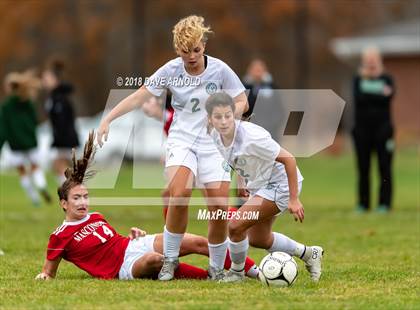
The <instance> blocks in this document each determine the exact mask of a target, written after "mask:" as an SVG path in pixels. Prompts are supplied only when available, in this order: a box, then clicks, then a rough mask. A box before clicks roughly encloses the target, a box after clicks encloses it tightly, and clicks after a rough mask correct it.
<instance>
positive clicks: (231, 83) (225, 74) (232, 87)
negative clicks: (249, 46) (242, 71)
mask: <svg viewBox="0 0 420 310" xmlns="http://www.w3.org/2000/svg"><path fill="white" fill-rule="evenodd" d="M220 62H221V63H222V74H221V76H222V85H223V90H224V91H226V93H228V94H229V95H230V96H231V97H232V98H235V97H236V96H238V95H239V94H240V93H242V92H244V91H245V87H244V85H243V84H242V82H241V80H240V79H239V77H238V76H237V75H236V73H235V72H234V71H233V70H232V69H231V68H230V67H229V66H228V65H227V64H225V63H224V62H222V61H220Z"/></svg>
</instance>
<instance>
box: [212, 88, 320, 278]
mask: <svg viewBox="0 0 420 310" xmlns="http://www.w3.org/2000/svg"><path fill="white" fill-rule="evenodd" d="M206 110H207V113H208V115H209V116H208V117H209V126H210V127H213V129H212V130H211V131H210V135H211V137H212V138H213V140H214V142H215V144H216V146H217V148H218V149H219V151H220V153H221V154H222V156H223V157H224V159H225V160H226V161H227V163H228V164H229V165H230V166H231V167H232V169H235V171H236V172H237V173H238V175H240V176H241V177H242V178H243V179H244V181H245V184H246V188H247V190H248V191H249V193H250V198H249V200H248V201H247V202H246V203H245V204H244V205H243V206H242V207H241V209H240V212H241V213H240V214H241V215H244V216H240V215H239V214H238V215H237V216H234V217H232V220H231V221H230V222H229V239H230V240H229V251H230V256H231V260H232V265H231V268H230V270H229V272H228V274H227V275H226V277H225V278H224V279H223V282H236V281H242V280H243V279H244V277H245V275H244V271H243V269H244V259H245V257H246V255H247V251H248V247H249V244H251V245H252V246H254V247H257V248H262V249H266V250H267V251H269V252H276V251H282V252H286V253H288V254H290V255H293V256H297V257H299V258H301V259H302V260H303V261H304V262H305V265H306V268H307V269H308V271H309V272H310V274H311V278H312V280H314V281H318V280H319V278H320V276H321V259H322V254H323V249H322V248H321V247H319V246H311V247H307V246H305V245H303V244H301V243H298V242H296V241H294V240H292V239H290V238H288V237H287V236H285V235H283V234H280V233H278V232H273V231H272V225H273V223H274V220H275V218H276V215H278V214H280V213H283V212H284V211H285V210H287V209H288V210H289V211H290V213H292V214H293V216H294V218H295V220H299V221H301V222H302V221H303V218H304V209H303V206H302V203H301V202H300V200H299V193H300V190H301V188H302V181H303V177H302V175H301V174H300V171H299V169H298V168H297V166H296V160H295V158H294V157H293V156H292V155H291V154H290V153H289V152H287V151H286V150H285V149H283V148H281V147H280V145H279V144H278V143H277V142H275V141H274V140H273V139H272V138H271V136H270V134H269V133H268V132H267V131H266V130H265V129H264V128H262V127H260V126H258V125H255V124H252V123H250V122H241V121H239V120H236V121H235V118H234V112H235V104H234V102H233V100H232V97H231V96H229V95H228V94H227V93H225V92H220V93H216V94H213V95H211V96H210V97H209V99H208V100H207V103H206ZM209 129H210V128H209ZM252 211H258V212H259V213H258V215H259V216H258V218H257V219H255V218H254V217H252V216H249V215H248V214H247V213H249V212H252ZM238 212H239V211H238ZM245 215H246V216H245ZM249 218H252V219H249Z"/></svg>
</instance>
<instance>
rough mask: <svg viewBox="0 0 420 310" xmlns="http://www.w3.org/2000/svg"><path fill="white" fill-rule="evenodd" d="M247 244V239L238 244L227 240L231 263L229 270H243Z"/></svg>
mask: <svg viewBox="0 0 420 310" xmlns="http://www.w3.org/2000/svg"><path fill="white" fill-rule="evenodd" d="M248 248H249V242H248V237H246V238H245V239H244V240H242V241H239V242H233V241H232V240H230V239H229V252H230V259H231V261H232V265H231V266H230V268H231V269H233V270H235V271H242V270H244V268H245V259H246V254H247V253H248Z"/></svg>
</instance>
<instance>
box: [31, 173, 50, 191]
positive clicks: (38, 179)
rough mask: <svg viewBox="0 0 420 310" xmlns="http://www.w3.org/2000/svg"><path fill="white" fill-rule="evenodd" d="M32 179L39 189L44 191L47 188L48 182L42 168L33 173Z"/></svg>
mask: <svg viewBox="0 0 420 310" xmlns="http://www.w3.org/2000/svg"><path fill="white" fill-rule="evenodd" d="M32 179H33V181H34V184H35V186H36V188H37V189H39V190H42V189H46V188H47V181H46V180H45V175H44V171H42V170H41V169H40V168H36V169H35V170H34V171H33V172H32Z"/></svg>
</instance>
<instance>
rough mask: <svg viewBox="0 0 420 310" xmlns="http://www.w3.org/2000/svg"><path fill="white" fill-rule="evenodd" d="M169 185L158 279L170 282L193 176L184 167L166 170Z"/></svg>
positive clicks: (176, 261)
mask: <svg viewBox="0 0 420 310" xmlns="http://www.w3.org/2000/svg"><path fill="white" fill-rule="evenodd" d="M167 172H168V177H169V179H170V180H171V181H170V183H169V193H170V199H169V210H168V215H167V218H166V225H165V227H164V231H163V255H164V259H163V266H162V269H161V270H160V272H159V276H158V279H159V280H161V281H170V280H172V279H173V278H174V275H175V270H176V268H177V267H178V264H179V260H178V257H179V251H180V247H181V242H182V239H183V237H184V233H185V231H186V229H187V222H188V203H189V199H190V197H191V192H192V181H193V174H192V172H191V170H190V169H189V168H187V167H184V166H172V167H168V168H167Z"/></svg>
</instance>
